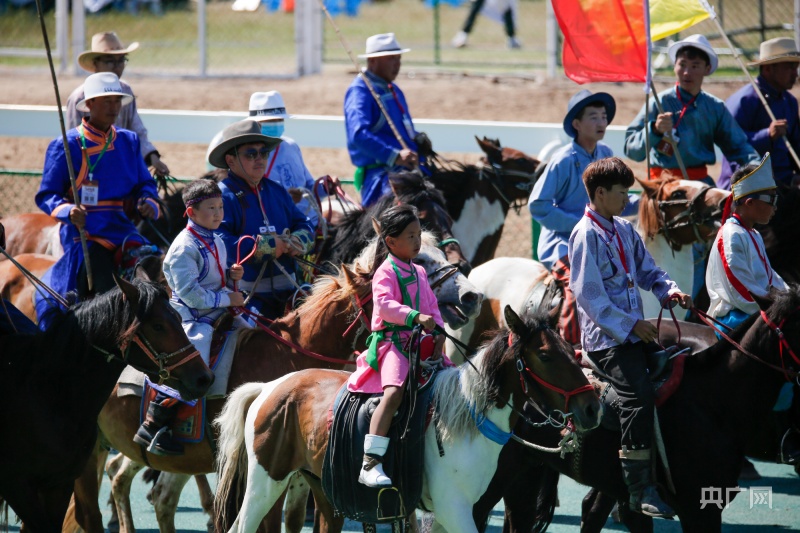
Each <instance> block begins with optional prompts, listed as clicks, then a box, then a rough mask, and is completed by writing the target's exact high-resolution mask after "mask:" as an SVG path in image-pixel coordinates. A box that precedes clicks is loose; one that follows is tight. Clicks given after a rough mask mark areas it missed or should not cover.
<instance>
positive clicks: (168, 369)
mask: <svg viewBox="0 0 800 533" xmlns="http://www.w3.org/2000/svg"><path fill="white" fill-rule="evenodd" d="M131 344H135V345H136V346H138V347H139V349H140V350H141V351H142V352H143V353H144V354H145V355H146V356H147V357H148V358H149V359H150V360H151V361H152V362H153V363H155V364H156V366H158V384H159V385H161V384H162V383H164V381H166V380H168V379H170V378H171V377H172V371H173V370H175V369H176V368H179V367H181V366H183V365H184V364H186V363H188V362H189V361H191V360H192V359H194V358H195V357H200V352H199V351H198V350H197V349H196V348H195V347H194V345H192V343H191V342H190V343H189V344H187V345H186V346H184V347H183V348H180V349H178V350H176V351H174V352H172V353H167V352H159V351H157V350H156V349H155V348H153V345H152V344H151V343H150V341H148V340H147V337H145V336H144V334H142V333H136V334H134V335H133V337H131V338H130V339H127V340H126V341H125V342H123V343H122V345H121V346H120V348H119V350H120V351H119V353H115V352H109V351H108V350H105V349H104V348H101V347H100V346H97V345H96V344H92V345H91V346H92V348H94V349H95V350H97V351H98V352H100V353H102V354H103V355H105V356H106V362H108V363H110V362H111V361H112V360H115V359H116V360H117V361H120V362H121V363H123V364H125V365H130V366H132V367H133V368H135V369H136V370H138V371H140V372H143V373H145V374H149V373H150V370H149V369H146V368H144V367H141V366H139V365H135V364H133V363H131V362H130V361H129V359H130V349H131ZM183 353H186V355H185V356H183V357H181V358H180V359H178V361H176V362H174V363H173V362H172V361H173V359H174V358H177V357H178V356H179V355H180V354H183Z"/></svg>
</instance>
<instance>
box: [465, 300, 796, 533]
mask: <svg viewBox="0 0 800 533" xmlns="http://www.w3.org/2000/svg"><path fill="white" fill-rule="evenodd" d="M770 297H771V298H772V302H770V301H764V300H760V301H759V305H760V306H761V307H762V309H765V311H764V312H763V313H758V314H755V315H753V316H752V317H750V318H749V319H748V320H747V321H745V322H744V323H743V324H742V325H741V326H740V327H739V328H737V329H736V330H735V331H734V332H733V334H732V335H731V337H732V338H733V339H734V340H736V341H737V342H738V343H740V345H741V346H742V348H743V350H740V349H738V348H736V347H734V346H733V345H732V344H731V343H729V342H727V341H721V342H719V343H717V344H715V345H714V346H712V347H711V348H709V349H707V350H705V351H703V352H701V353H699V354H698V355H696V356H693V357H691V358H689V359H688V360H687V362H686V369H685V373H684V377H683V382H682V384H681V386H680V388H679V389H678V390H677V391H676V392H675V393H674V394H673V396H672V397H671V398H669V399H668V400H667V401H666V402H665V403H664V404H663V405H662V406H661V407H660V408H659V409H658V417H659V420H660V422H661V427H662V429H663V435H664V443H665V446H666V450H667V457H668V461H669V464H670V471H671V474H672V478H673V480H674V484H675V488H676V493H675V494H672V493H669V492H668V491H666V490H664V488H663V486H662V492H661V494H662V496H663V497H664V498H665V499H666V501H667V502H668V503H669V504H670V505H671V506H672V507H673V509H675V511H676V512H677V514H678V516H679V518H680V521H681V526H682V528H683V530H684V531H687V532H695V531H696V532H702V533H712V532H715V531H720V530H721V525H722V516H721V513H722V509H720V508H719V506H718V505H714V504H710V505H705V506H704V508H701V507H703V506H702V505H701V504H702V502H703V501H707V500H708V498H709V494H710V493H709V492H708V491H710V490H718V491H719V494H722V495H723V496H725V495H727V494H731V495H735V490H731V491H730V492H729V491H728V489H735V487H736V486H737V480H738V476H739V471H740V469H741V464H742V460H743V459H744V454H745V451H746V450H747V449H748V447H749V446H750V445H751V440H752V438H753V436H754V435H758V434H759V433H760V432H761V431H762V430H763V426H764V424H766V423H767V422H768V420H769V416H768V415H769V412H770V411H771V409H772V406H773V405H774V404H775V401H776V399H777V397H778V392H779V390H780V388H781V386H782V385H783V384H784V383H785V381H786V379H787V377H788V378H790V379H796V378H797V376H798V374H797V372H798V370H800V358H798V356H797V355H796V354H797V353H800V289H798V288H797V287H793V288H792V289H791V290H790V291H789V292H786V293H778V292H775V291H773V292H772V293H771V294H770ZM776 327H779V328H780V330H781V331H782V332H783V333H784V334H785V338H784V340H781V338H780V336H779V334H778V333H777V331H776ZM781 343H785V344H783V345H781ZM515 433H516V434H517V435H519V436H520V437H521V438H523V439H525V440H527V441H530V442H535V443H537V444H539V445H543V446H551V447H552V446H556V444H557V443H558V441H559V440H560V438H561V436H560V434H559V431H558V430H557V429H554V428H552V427H549V426H544V427H533V426H531V425H528V424H524V423H520V424H518V425H517V427H516V428H515ZM619 438H620V437H619V434H618V433H616V432H613V431H609V430H607V429H603V428H598V429H596V430H594V431H591V432H589V433H587V434H585V435H584V436H583V438H582V443H581V444H582V446H581V448H580V451H579V452H576V453H574V454H567V455H566V456H565V457H564V458H563V459H562V458H560V457H559V455H557V454H549V453H544V452H541V451H537V450H532V449H528V448H524V451H523V450H522V449H520V448H517V449H516V452H517V453H521V455H524V456H527V457H528V458H529V461H532V462H538V463H541V464H543V465H547V466H548V467H550V468H553V469H555V470H556V471H558V472H560V473H562V474H566V475H568V476H570V477H572V478H573V479H575V480H577V481H578V482H580V483H583V484H586V485H590V486H592V487H594V488H596V489H598V490H600V491H602V492H603V493H605V494H607V495H608V496H610V497H611V498H613V500H611V499H610V498H607V499H606V503H607V502H609V501H610V502H611V503H612V504H613V501H614V500H623V501H627V499H628V495H627V489H626V487H625V484H624V482H623V479H622V470H621V467H620V463H619V459H618V450H619ZM518 446H519V445H518V444H516V443H510V444H509V446H507V449H506V450H504V453H506V452H508V453H514V452H515V449H514V448H515V447H518ZM499 462H500V466H499V468H498V472H497V473H496V474H495V478H494V479H493V481H492V483H491V484H490V486H489V489H488V490H487V492H486V494H484V495H483V497H482V498H481V499H480V500H479V501H478V503H476V505H475V507H474V509H473V513H474V516H475V519H476V522H477V523H479V524H483V523H485V520H486V517H488V513H489V510H491V508H492V507H493V506H494V505H495V504H496V503H497V502H498V501H499V499H500V498H501V497H502V496H504V495H508V497H509V498H511V499H512V500H514V499H515V500H516V501H517V502H521V501H522V500H525V502H526V503H527V505H528V506H530V504H531V503H532V502H533V499H534V494H532V493H531V489H530V487H535V488H536V489H539V490H540V492H539V493H538V511H539V512H538V513H532V512H531V511H530V509H527V508H525V507H522V506H519V505H515V506H509V505H508V502H507V508H506V513H507V518H508V519H509V523H508V524H507V525H508V526H510V529H509V530H511V531H526V532H527V531H531V527H533V526H536V527H539V528H540V529H538V530H539V531H541V530H542V529H541V528H542V527H546V524H547V522H548V521H549V518H548V511H550V512H551V513H552V508H553V505H554V502H555V487H556V482H553V481H552V479H550V482H546V480H545V479H544V478H542V477H541V476H549V477H550V478H552V473H550V472H548V471H547V469H546V468H545V467H544V466H543V467H542V468H540V469H531V470H529V475H528V476H527V477H525V479H521V477H522V476H517V474H518V472H519V471H520V468H519V466H520V465H519V464H516V465H512V464H509V463H507V464H506V466H505V468H504V467H503V464H502V463H503V457H502V456H501V458H500V461H499ZM531 476H532V477H531ZM537 476H540V477H538V478H537ZM659 478H660V480H661V481H662V483H663V480H664V471H663V469H660V470H659ZM588 503H592V502H588ZM597 511H598V512H597V516H600V515H602V522H603V524H604V523H605V518H606V516H607V513H608V511H609V509H604V511H605V514H602V513H601V512H599V510H597ZM623 511H625V509H623ZM622 514H623V521H625V522H626V525H628V527H629V528H630V529H631V530H636V531H652V522H651V521H650V520H649V519H646V517H644V516H643V515H640V514H637V513H630V512H627V513H625V512H623V513H622ZM550 516H552V514H550ZM537 518H538V519H539V520H540V521H539V522H538V523H537ZM512 524H513V525H512ZM600 527H602V524H598V523H591V522H587V523H584V524H583V530H599V528H600Z"/></svg>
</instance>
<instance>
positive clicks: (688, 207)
mask: <svg viewBox="0 0 800 533" xmlns="http://www.w3.org/2000/svg"><path fill="white" fill-rule="evenodd" d="M666 184H667V182H663V183H661V185H659V187H658V194H657V196H656V197H659V196H661V191H662V190H663V189H664V186H665V185H666ZM710 190H711V187H710V186H708V185H704V186H703V188H702V189H700V190H699V191H698V192H697V194H695V195H694V196H693V197H692V198H687V199H685V200H661V201H658V204H657V205H658V212H659V213H660V215H661V216H660V220H659V223H660V225H661V229H660V230H659V232H662V233H663V234H664V238H665V239H666V240H667V242H668V243H669V245H670V246H671V247H673V248H674V247H675V246H677V244H676V243H675V241H674V240H672V239H671V238H670V236H669V232H670V231H673V230H676V229H680V228H684V227H686V226H690V227H691V228H692V231H693V232H694V237H695V239H696V240H697V242H703V240H704V239H703V237H702V236H701V235H700V231H699V229H698V228H699V227H700V226H706V227H716V226H717V224H718V222H719V219H720V218H721V216H722V209H720V208H718V207H717V208H715V209H714V210H713V211H711V212H709V213H705V212H704V211H702V210H701V211H700V212H698V210H697V209H695V208H696V206H697V205H698V204H699V203H701V202H703V201H704V199H705V196H706V194H708V191H710ZM675 206H678V207H685V209H684V210H683V211H681V212H680V213H678V214H677V215H675V216H674V217H672V218H671V219H670V220H667V214H666V209H667V208H669V207H675Z"/></svg>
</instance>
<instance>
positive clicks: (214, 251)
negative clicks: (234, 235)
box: [186, 226, 225, 289]
mask: <svg viewBox="0 0 800 533" xmlns="http://www.w3.org/2000/svg"><path fill="white" fill-rule="evenodd" d="M186 229H188V230H189V231H190V232H191V234H192V235H194V236H195V237H197V238H198V239H199V240H200V242H202V243H203V246H205V247H206V248H207V249H208V251H209V252H211V255H213V256H214V260H215V261H216V262H217V269H218V270H219V277H220V280H221V282H220V283H221V285H220V286H219V288H220V289H221V288H223V287H225V271H224V270H222V263H220V262H219V251H218V250H217V247H216V246H211V245H210V244H208V243H207V242H206V240H205V239H204V238H203V237H202V236H201V235H200V234H199V233H197V232H196V231H195V230H194V228H193V227H191V226H186ZM212 244H213V241H212Z"/></svg>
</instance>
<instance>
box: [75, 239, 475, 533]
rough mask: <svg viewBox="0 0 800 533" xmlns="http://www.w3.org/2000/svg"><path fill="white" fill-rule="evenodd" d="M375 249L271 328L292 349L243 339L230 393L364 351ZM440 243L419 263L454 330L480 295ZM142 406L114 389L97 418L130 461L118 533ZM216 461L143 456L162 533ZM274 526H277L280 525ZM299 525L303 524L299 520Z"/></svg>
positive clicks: (91, 515)
mask: <svg viewBox="0 0 800 533" xmlns="http://www.w3.org/2000/svg"><path fill="white" fill-rule="evenodd" d="M376 244H377V240H376V239H373V241H372V242H371V243H370V245H369V246H368V247H367V248H365V249H364V250H363V251H362V253H361V255H360V256H359V257H358V258H357V259H356V262H355V264H354V269H355V272H354V273H351V272H350V271H349V270H348V269H347V268H344V269H342V272H341V274H339V275H338V276H337V277H329V276H322V277H321V278H320V281H319V282H318V283H316V284H315V285H314V288H313V290H312V291H311V296H310V297H309V298H308V299H307V300H306V301H305V302H304V303H303V304H302V305H301V306H300V307H299V308H298V309H297V310H296V311H293V312H292V313H290V314H289V315H287V316H285V317H282V318H280V319H278V320H276V321H275V322H274V323H273V324H272V326H271V329H272V330H273V331H275V332H276V333H277V334H278V335H280V336H281V337H282V338H283V339H285V340H287V341H290V343H291V344H284V343H282V342H281V341H278V340H277V339H275V338H274V337H272V336H270V335H269V334H268V333H266V332H264V331H261V330H258V329H254V330H251V331H246V332H244V333H242V334H240V336H239V342H238V345H237V347H236V356H235V358H234V360H233V365H232V368H231V375H230V379H229V382H228V390H232V389H233V388H234V387H236V386H238V385H241V384H242V383H246V382H250V381H252V380H253V379H261V380H271V379H275V378H278V377H280V376H282V375H284V374H286V373H288V372H292V371H296V370H300V369H304V368H312V367H324V368H331V367H341V366H342V365H344V364H345V363H346V362H347V360H348V358H349V357H350V356H351V355H352V353H353V350H354V349H356V348H359V347H360V348H362V349H363V348H364V347H365V344H364V343H365V341H366V335H365V334H364V333H365V331H366V332H368V331H369V323H368V319H367V318H366V317H369V316H370V315H371V299H370V295H371V284H370V280H369V276H368V273H369V271H370V269H371V266H372V261H373V259H374V256H375V250H376ZM436 244H437V240H436V238H435V237H434V236H433V235H432V234H430V233H428V232H425V233H423V246H422V249H421V252H420V254H419V256H417V258H416V259H415V262H417V263H419V264H420V265H422V266H423V267H424V268H425V271H426V272H427V273H428V277H429V280H430V283H431V286H432V288H433V289H434V293H435V294H436V296H437V299H438V301H439V306H440V311H441V313H442V317H443V319H444V320H445V321H446V322H447V323H448V324H449V325H450V326H451V327H457V326H458V325H459V324H463V323H465V322H466V320H467V317H469V316H474V315H476V314H477V312H478V309H479V307H480V302H481V299H482V295H480V294H479V293H477V292H476V291H474V290H472V289H473V286H472V284H470V283H469V282H468V281H467V279H466V277H465V276H463V275H462V274H460V273H459V272H458V271H457V269H456V268H455V266H453V265H450V264H449V263H448V262H447V259H446V258H445V256H444V253H443V252H441V250H439V249H438V248H436ZM362 303H363V305H362ZM355 326H357V327H355ZM298 346H302V347H303V348H304V349H305V351H306V352H314V353H317V354H325V355H326V356H327V357H329V358H330V357H333V358H335V359H340V360H341V364H333V363H330V362H324V361H319V360H317V359H313V358H312V357H311V356H307V355H303V354H302V353H301V351H300V350H299V349H297V347H298ZM264 354H269V357H264ZM140 401H141V400H140V398H138V397H131V396H125V397H119V396H117V394H116V391H115V392H114V393H112V394H111V396H110V397H109V398H108V401H107V403H106V405H105V406H104V407H103V410H102V411H101V413H100V417H99V421H98V423H99V426H100V430H101V432H102V434H103V435H104V436H105V437H106V438H107V439H108V441H109V442H110V443H111V444H112V446H113V447H114V448H115V449H118V450H120V451H121V452H122V453H123V454H124V455H125V456H126V457H128V458H129V459H130V461H128V463H125V464H122V465H115V466H114V468H115V470H116V471H115V473H114V477H113V479H112V496H113V498H114V500H115V502H116V505H117V509H118V511H119V518H120V531H131V530H132V527H133V521H132V516H131V514H130V504H129V503H128V498H129V490H130V480H131V478H132V475H133V474H135V472H136V471H138V469H140V468H142V466H141V464H135V463H132V462H138V463H141V462H143V461H144V459H143V457H142V451H141V450H140V449H139V447H138V446H137V445H135V444H134V443H133V441H132V436H133V434H134V433H135V432H136V429H137V428H138V426H139V409H140ZM221 406H222V400H208V401H207V408H208V413H209V416H212V415H215V414H216V413H217V412H218V411H219V409H220V408H221ZM213 459H214V457H213V452H212V448H211V445H210V444H209V442H208V440H204V441H203V442H200V443H197V444H188V443H187V444H186V446H185V454H184V455H183V456H179V457H174V456H172V457H164V456H152V455H150V454H148V455H147V456H146V461H147V462H148V464H149V465H150V466H152V467H153V468H157V469H159V470H164V471H165V472H163V473H162V474H161V476H160V478H159V483H160V490H161V494H162V498H161V499H160V500H159V502H161V503H162V504H163V505H164V506H165V508H160V509H158V508H157V510H156V511H157V515H158V517H159V524H160V525H161V529H162V531H173V530H174V512H175V506H176V505H177V500H178V499H177V497H169V496H168V494H173V495H174V494H175V492H176V490H175V489H176V488H177V493H178V494H179V493H180V488H182V487H183V485H184V484H185V483H186V481H187V480H188V477H189V475H194V474H206V473H210V472H213V470H214V468H213ZM132 469H133V470H132ZM88 470H89V469H87V471H88ZM169 472H171V473H172V474H169ZM79 483H80V484H81V486H82V491H81V492H85V493H86V494H96V490H97V489H96V486H97V474H96V471H95V472H93V473H92V474H91V475H89V474H87V475H86V476H83V477H82V478H81V480H80V481H79ZM76 494H77V491H76ZM303 503H304V502H303ZM75 505H76V508H77V513H76V514H77V518H78V519H79V521H80V522H81V523H82V524H84V529H87V530H88V529H89V528H88V527H87V526H86V524H94V527H97V528H99V529H93V531H101V530H102V524H101V523H100V522H98V521H99V520H100V516H99V515H100V513H99V508H98V507H97V498H96V497H95V498H94V500H91V498H90V499H88V500H80V501H79V499H78V498H77V497H76V502H75ZM303 513H304V511H303ZM303 517H304V514H303ZM275 519H277V527H278V529H279V528H280V513H277V514H276V515H275V516H273V517H271V520H275ZM271 523H272V527H273V528H274V527H275V522H274V521H273V522H271ZM299 527H302V520H301V521H300V526H299ZM170 528H171V529H170ZM298 529H299V528H298Z"/></svg>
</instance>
